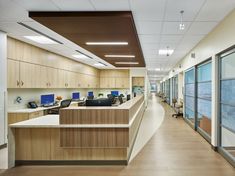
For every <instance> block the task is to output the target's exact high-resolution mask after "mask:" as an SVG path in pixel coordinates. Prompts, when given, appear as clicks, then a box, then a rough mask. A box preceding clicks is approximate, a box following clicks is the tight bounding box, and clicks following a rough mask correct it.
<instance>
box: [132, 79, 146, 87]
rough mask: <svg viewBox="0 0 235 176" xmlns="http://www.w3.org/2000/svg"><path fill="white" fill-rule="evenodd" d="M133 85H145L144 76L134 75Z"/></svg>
mask: <svg viewBox="0 0 235 176" xmlns="http://www.w3.org/2000/svg"><path fill="white" fill-rule="evenodd" d="M132 86H138V87H144V77H132Z"/></svg>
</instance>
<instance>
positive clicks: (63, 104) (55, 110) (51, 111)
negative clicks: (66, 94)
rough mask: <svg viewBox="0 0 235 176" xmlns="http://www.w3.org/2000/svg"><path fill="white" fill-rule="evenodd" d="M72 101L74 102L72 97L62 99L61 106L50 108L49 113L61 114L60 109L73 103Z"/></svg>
mask: <svg viewBox="0 0 235 176" xmlns="http://www.w3.org/2000/svg"><path fill="white" fill-rule="evenodd" d="M71 102H72V100H71V99H67V100H62V101H61V103H60V107H58V108H53V109H50V110H49V111H48V114H59V112H60V109H62V108H67V107H69V106H70V104H71Z"/></svg>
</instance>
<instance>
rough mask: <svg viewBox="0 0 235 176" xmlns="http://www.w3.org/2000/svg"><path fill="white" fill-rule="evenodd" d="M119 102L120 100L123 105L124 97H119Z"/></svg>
mask: <svg viewBox="0 0 235 176" xmlns="http://www.w3.org/2000/svg"><path fill="white" fill-rule="evenodd" d="M118 100H119V102H120V104H122V103H123V99H122V97H121V96H119V97H118Z"/></svg>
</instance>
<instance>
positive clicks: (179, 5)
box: [164, 0, 206, 21]
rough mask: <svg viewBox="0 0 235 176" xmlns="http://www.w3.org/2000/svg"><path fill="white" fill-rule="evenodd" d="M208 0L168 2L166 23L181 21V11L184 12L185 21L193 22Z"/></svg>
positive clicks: (174, 0)
mask: <svg viewBox="0 0 235 176" xmlns="http://www.w3.org/2000/svg"><path fill="white" fill-rule="evenodd" d="M205 1H206V0H177V2H176V0H168V1H167V7H166V15H165V19H164V20H165V21H180V18H181V16H180V11H181V10H184V14H183V20H184V21H193V20H194V19H195V17H196V15H197V13H198V12H199V10H200V8H201V7H202V5H203V4H204V2H205Z"/></svg>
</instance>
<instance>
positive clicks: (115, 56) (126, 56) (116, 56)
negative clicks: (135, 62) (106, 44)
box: [104, 55, 135, 58]
mask: <svg viewBox="0 0 235 176" xmlns="http://www.w3.org/2000/svg"><path fill="white" fill-rule="evenodd" d="M104 56H105V57H114V58H135V55H104Z"/></svg>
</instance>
